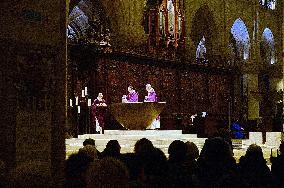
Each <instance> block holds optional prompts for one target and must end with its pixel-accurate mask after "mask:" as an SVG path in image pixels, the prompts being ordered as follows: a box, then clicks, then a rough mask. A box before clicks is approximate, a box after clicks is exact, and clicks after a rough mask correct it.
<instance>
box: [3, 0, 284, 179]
mask: <svg viewBox="0 0 284 188" xmlns="http://www.w3.org/2000/svg"><path fill="white" fill-rule="evenodd" d="M283 5H284V2H283V0H250V1H247V0H222V1H219V0H67V1H55V0H50V1H42V0H37V1H30V0H24V1H5V2H1V18H0V20H1V25H2V26H1V32H0V41H1V51H2V52H1V54H2V55H1V69H0V80H1V85H0V88H1V89H0V93H1V121H0V123H1V129H0V142H1V144H0V159H1V160H3V161H4V162H5V163H6V164H7V167H8V168H12V167H13V166H15V165H16V164H18V163H20V162H23V161H28V160H31V159H36V160H39V161H42V162H44V163H46V164H47V165H48V166H49V167H50V169H51V171H52V174H53V176H54V177H57V178H58V180H57V181H58V182H60V177H62V176H63V172H62V169H63V168H62V166H63V163H64V159H65V135H66V134H69V135H73V134H75V133H74V127H75V126H78V124H79V126H80V122H85V121H89V120H88V115H87V114H88V113H87V111H88V99H94V98H95V97H96V96H97V95H98V93H103V94H104V98H105V100H106V101H107V103H108V104H112V103H119V102H121V97H122V96H123V95H124V94H126V92H127V87H128V86H129V85H132V86H133V87H134V88H136V90H137V91H138V92H139V95H140V96H145V95H147V94H146V91H145V85H146V84H148V83H150V84H151V85H152V86H153V87H154V88H155V90H156V92H157V95H158V96H159V101H165V102H166V103H167V106H166V108H165V109H164V110H163V112H162V113H161V114H160V117H161V129H165V130H171V129H183V128H185V129H186V127H188V125H190V124H191V116H192V115H194V114H200V113H202V112H206V113H207V118H206V120H205V121H206V122H205V125H204V129H219V128H226V127H227V126H228V124H231V123H232V122H235V121H238V122H240V123H241V124H242V125H243V126H244V128H245V129H246V130H247V131H260V132H269V131H270V132H271V131H280V132H283V87H284V86H283V84H284V83H283V63H284V62H283V60H284V59H283V58H284V47H283V46H284V17H283V8H284V7H283ZM86 87H87V88H88V92H87V91H86V89H85V92H86V95H84V97H82V95H81V94H82V93H81V92H82V89H84V88H86ZM76 97H78V100H79V103H80V104H81V112H80V117H78V109H76V108H74V106H75V103H74V101H75V100H76ZM142 98H143V97H142ZM70 102H71V103H72V104H70ZM78 121H79V122H78ZM85 123H86V122H85ZM77 128H78V127H77ZM107 128H109V129H122V127H121V126H119V124H118V123H117V122H116V121H115V120H114V119H113V117H111V116H109V118H108V127H107ZM79 131H82V132H83V131H84V128H83V129H81V130H79ZM185 131H189V132H190V131H192V130H185ZM209 132H210V131H209ZM207 136H208V135H207Z"/></svg>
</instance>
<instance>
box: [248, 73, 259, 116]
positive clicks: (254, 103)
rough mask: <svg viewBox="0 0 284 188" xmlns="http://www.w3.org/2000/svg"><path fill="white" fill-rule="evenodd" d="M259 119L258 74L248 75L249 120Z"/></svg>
mask: <svg viewBox="0 0 284 188" xmlns="http://www.w3.org/2000/svg"><path fill="white" fill-rule="evenodd" d="M258 118H259V101H258V76H257V74H248V119H249V120H256V119H258Z"/></svg>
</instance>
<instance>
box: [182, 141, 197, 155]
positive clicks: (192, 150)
mask: <svg viewBox="0 0 284 188" xmlns="http://www.w3.org/2000/svg"><path fill="white" fill-rule="evenodd" d="M185 144H186V147H187V152H186V156H187V158H189V159H197V158H198V157H199V150H198V147H197V146H196V145H195V144H194V143H193V142H189V141H187V142H186V143H185Z"/></svg>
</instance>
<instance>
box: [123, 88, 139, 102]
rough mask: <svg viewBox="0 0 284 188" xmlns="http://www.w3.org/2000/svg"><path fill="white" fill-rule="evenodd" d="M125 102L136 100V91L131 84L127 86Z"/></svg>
mask: <svg viewBox="0 0 284 188" xmlns="http://www.w3.org/2000/svg"><path fill="white" fill-rule="evenodd" d="M126 100H127V102H138V93H137V92H136V91H135V90H134V88H133V87H132V86H128V95H127V96H126Z"/></svg>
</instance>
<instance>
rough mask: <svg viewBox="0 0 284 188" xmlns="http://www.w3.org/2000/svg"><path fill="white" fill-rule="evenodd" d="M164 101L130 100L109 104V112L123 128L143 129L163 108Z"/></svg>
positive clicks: (148, 125)
mask: <svg viewBox="0 0 284 188" xmlns="http://www.w3.org/2000/svg"><path fill="white" fill-rule="evenodd" d="M165 106H166V102H144V103H143V102H132V103H114V104H111V105H109V108H110V112H111V114H112V115H113V116H114V117H115V119H116V120H117V121H118V122H119V123H120V124H121V125H122V126H123V127H125V128H127V129H130V130H145V129H147V128H149V127H150V125H151V123H152V122H153V121H154V120H155V119H156V118H157V117H158V116H159V114H160V113H161V112H162V110H163V109H164V108H165Z"/></svg>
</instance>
